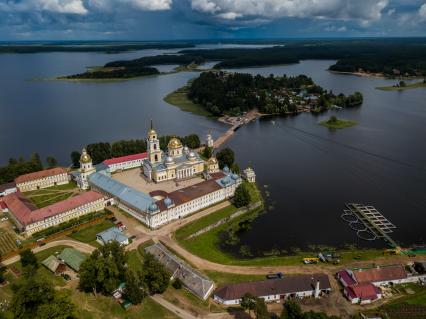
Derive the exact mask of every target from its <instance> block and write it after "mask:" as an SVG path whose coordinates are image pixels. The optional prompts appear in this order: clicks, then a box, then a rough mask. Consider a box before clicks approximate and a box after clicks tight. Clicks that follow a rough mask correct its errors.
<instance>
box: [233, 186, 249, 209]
mask: <svg viewBox="0 0 426 319" xmlns="http://www.w3.org/2000/svg"><path fill="white" fill-rule="evenodd" d="M250 201H251V196H250V191H249V190H248V187H247V185H246V184H245V183H242V184H240V185H238V187H237V189H236V190H235V194H234V205H235V207H238V208H239V207H243V206H247V205H249V204H250Z"/></svg>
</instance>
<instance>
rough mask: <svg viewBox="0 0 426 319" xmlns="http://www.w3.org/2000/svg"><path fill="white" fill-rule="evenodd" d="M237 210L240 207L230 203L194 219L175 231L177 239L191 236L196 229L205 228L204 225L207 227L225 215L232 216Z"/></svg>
mask: <svg viewBox="0 0 426 319" xmlns="http://www.w3.org/2000/svg"><path fill="white" fill-rule="evenodd" d="M237 210H238V208H236V207H235V206H233V205H230V206H227V207H225V208H222V209H220V210H218V211H216V212H214V213H212V214H209V215H207V216H204V217H202V218H200V219H197V220H195V221H193V222H192V223H190V224H188V225H185V226H183V227H181V228H179V229H178V230H177V231H176V233H175V236H176V239H178V240H183V239H185V238H187V237H188V236H190V235H191V234H193V233H195V232H196V231H198V230H200V229H203V228H204V227H207V226H209V225H211V224H214V223H216V222H218V221H219V220H221V219H223V218H225V217H228V216H230V215H231V214H233V213H235V212H236V211H237Z"/></svg>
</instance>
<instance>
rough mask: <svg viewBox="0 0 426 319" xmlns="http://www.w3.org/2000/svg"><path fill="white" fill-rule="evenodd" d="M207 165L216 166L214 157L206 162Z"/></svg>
mask: <svg viewBox="0 0 426 319" xmlns="http://www.w3.org/2000/svg"><path fill="white" fill-rule="evenodd" d="M208 163H209V165H215V164H217V159H216V157H210V158H209V160H208Z"/></svg>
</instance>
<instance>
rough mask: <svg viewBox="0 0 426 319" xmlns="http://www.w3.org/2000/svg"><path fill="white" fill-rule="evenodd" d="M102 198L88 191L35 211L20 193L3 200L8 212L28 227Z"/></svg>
mask: <svg viewBox="0 0 426 319" xmlns="http://www.w3.org/2000/svg"><path fill="white" fill-rule="evenodd" d="M101 198H103V195H101V194H99V193H97V192H95V191H89V192H85V193H82V194H80V195H77V196H74V197H71V198H68V199H65V200H63V201H61V202H58V203H55V204H52V205H50V206H46V207H43V208H40V209H37V208H36V207H35V206H34V205H33V204H31V202H30V201H29V200H28V199H27V198H25V197H24V196H23V195H22V194H20V193H13V194H10V195H7V196H6V197H5V198H4V202H5V203H6V205H7V207H8V209H9V211H10V213H11V214H13V216H15V218H16V219H17V220H18V221H19V222H20V223H21V224H22V225H28V224H32V223H34V222H37V221H41V220H43V219H46V218H49V217H52V216H55V215H58V214H61V213H64V212H67V211H69V210H71V209H74V208H77V207H80V206H83V205H85V204H88V203H91V202H94V201H96V200H98V199H101Z"/></svg>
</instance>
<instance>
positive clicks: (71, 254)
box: [58, 248, 87, 271]
mask: <svg viewBox="0 0 426 319" xmlns="http://www.w3.org/2000/svg"><path fill="white" fill-rule="evenodd" d="M86 258H87V257H86V256H85V255H84V254H83V253H81V252H79V251H78V250H76V249H74V248H65V249H64V250H63V251H62V252H61V253H60V254H59V255H58V259H60V260H62V261H63V262H64V263H66V264H67V265H68V266H69V267H70V268H72V269H73V270H75V271H79V270H80V265H81V263H82V262H83V261H85V260H86Z"/></svg>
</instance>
